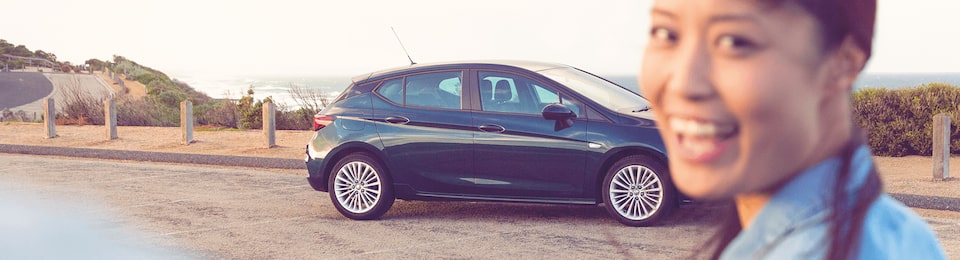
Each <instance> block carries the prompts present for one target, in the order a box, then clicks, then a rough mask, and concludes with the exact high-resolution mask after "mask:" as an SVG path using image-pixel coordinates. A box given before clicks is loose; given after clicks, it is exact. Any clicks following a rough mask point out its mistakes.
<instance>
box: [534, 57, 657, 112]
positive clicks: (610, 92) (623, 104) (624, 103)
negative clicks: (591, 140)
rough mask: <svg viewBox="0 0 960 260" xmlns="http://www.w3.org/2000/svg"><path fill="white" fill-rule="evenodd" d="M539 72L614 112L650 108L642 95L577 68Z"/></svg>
mask: <svg viewBox="0 0 960 260" xmlns="http://www.w3.org/2000/svg"><path fill="white" fill-rule="evenodd" d="M539 72H540V73H541V74H543V75H544V76H546V77H547V78H550V79H552V80H554V81H556V82H559V83H560V84H563V85H565V86H567V87H569V88H570V89H573V90H574V91H576V92H578V93H580V94H581V95H584V96H586V97H587V98H589V99H591V100H593V101H594V102H597V103H598V104H600V105H601V106H604V107H607V108H609V109H611V110H614V111H619V112H642V111H646V110H648V109H649V108H650V103H649V102H647V100H646V99H644V98H643V97H642V96H640V94H637V93H634V92H632V91H630V90H627V89H626V88H623V87H621V86H620V85H617V84H614V83H611V82H609V81H607V80H605V79H603V78H600V77H597V76H595V75H593V74H590V73H587V72H584V71H582V70H579V69H576V68H569V67H567V68H555V69H547V70H542V71H539Z"/></svg>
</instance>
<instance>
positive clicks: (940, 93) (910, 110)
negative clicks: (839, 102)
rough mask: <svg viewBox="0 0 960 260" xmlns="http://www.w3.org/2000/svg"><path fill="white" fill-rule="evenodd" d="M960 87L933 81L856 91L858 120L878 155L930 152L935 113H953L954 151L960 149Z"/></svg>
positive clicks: (856, 115)
mask: <svg viewBox="0 0 960 260" xmlns="http://www.w3.org/2000/svg"><path fill="white" fill-rule="evenodd" d="M958 105H960V87H956V86H951V85H947V84H940V83H931V84H925V85H922V86H919V87H914V88H906V89H895V90H891V89H882V88H867V89H860V90H857V91H855V92H854V93H853V110H854V117H855V120H856V122H857V123H858V124H859V125H860V126H861V127H864V128H866V129H867V130H868V139H869V144H870V147H871V149H872V150H873V152H874V154H876V155H883V156H906V155H931V154H932V152H933V151H932V149H933V142H932V138H933V137H932V136H933V116H934V115H937V114H940V113H948V114H950V116H951V125H950V129H951V133H950V136H951V143H950V151H951V153H960V131H958V127H957V125H958V124H957V120H958V119H960V116H958V115H960V111H958V110H960V108H958Z"/></svg>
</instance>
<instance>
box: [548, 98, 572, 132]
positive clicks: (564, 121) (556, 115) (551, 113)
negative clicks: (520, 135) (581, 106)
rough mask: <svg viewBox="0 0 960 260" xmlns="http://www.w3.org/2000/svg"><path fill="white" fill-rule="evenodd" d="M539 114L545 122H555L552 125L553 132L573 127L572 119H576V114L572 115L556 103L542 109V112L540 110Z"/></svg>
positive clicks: (567, 109) (570, 111)
mask: <svg viewBox="0 0 960 260" xmlns="http://www.w3.org/2000/svg"><path fill="white" fill-rule="evenodd" d="M540 114H541V115H543V118H544V119H546V120H555V121H556V123H555V124H554V125H553V130H554V131H560V130H563V129H567V128H570V126H573V119H574V118H577V114H575V113H573V110H570V108H569V107H567V106H564V105H563V104H558V103H553V104H549V105H547V106H545V107H543V110H540Z"/></svg>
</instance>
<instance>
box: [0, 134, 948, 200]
mask: <svg viewBox="0 0 960 260" xmlns="http://www.w3.org/2000/svg"><path fill="white" fill-rule="evenodd" d="M117 132H118V135H119V137H120V139H117V140H112V141H108V140H106V138H105V136H106V128H105V127H104V126H97V125H87V126H73V125H71V126H57V134H58V135H59V137H57V138H52V139H45V138H43V125H42V124H39V123H15V122H5V123H0V143H2V144H19V145H43V146H63V147H80V148H95V149H114V150H136V151H155V152H172V153H191V154H217V155H243V156H260V157H270V158H288V159H302V158H303V156H304V150H303V149H304V146H305V145H306V143H307V141H308V140H310V138H311V137H312V136H313V131H285V130H281V131H277V136H276V138H277V139H276V143H277V146H276V147H273V148H269V149H268V148H266V146H265V138H264V137H263V133H262V132H261V131H260V130H243V131H241V130H219V131H203V130H199V128H197V130H195V132H194V139H195V140H196V142H195V143H192V144H190V145H182V144H180V141H179V140H180V128H177V127H140V126H121V127H118V129H117ZM874 160H875V162H876V164H877V167H878V168H879V169H880V170H879V172H880V174H881V178H882V179H883V182H884V187H885V189H886V191H887V192H889V193H906V194H917V195H926V196H942V197H955V198H960V181H958V178H957V177H960V157H953V158H951V159H950V164H951V165H954V167H951V169H950V176H953V178H952V179H951V180H948V181H933V166H932V160H931V158H930V157H924V156H907V157H879V156H878V157H874Z"/></svg>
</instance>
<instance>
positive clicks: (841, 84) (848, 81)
mask: <svg viewBox="0 0 960 260" xmlns="http://www.w3.org/2000/svg"><path fill="white" fill-rule="evenodd" d="M831 59H832V62H831V63H832V65H834V66H833V68H832V72H830V73H831V74H833V75H832V77H831V79H832V80H831V82H832V84H829V85H830V86H829V87H830V88H831V89H830V90H829V91H830V92H833V93H837V92H850V91H851V90H852V88H853V83H854V82H855V81H856V80H857V76H859V75H860V71H862V70H863V67H864V66H866V63H867V55H866V53H865V52H864V51H863V49H861V48H860V46H858V45H857V43H856V41H855V40H854V39H853V37H851V36H847V37H846V38H844V39H843V42H842V43H840V47H839V48H837V49H836V50H835V52H834V53H833V57H831Z"/></svg>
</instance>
